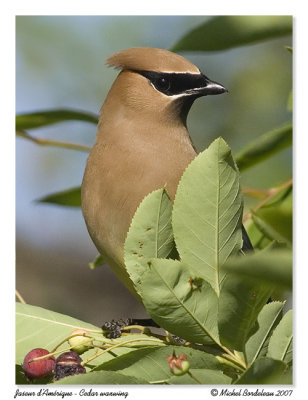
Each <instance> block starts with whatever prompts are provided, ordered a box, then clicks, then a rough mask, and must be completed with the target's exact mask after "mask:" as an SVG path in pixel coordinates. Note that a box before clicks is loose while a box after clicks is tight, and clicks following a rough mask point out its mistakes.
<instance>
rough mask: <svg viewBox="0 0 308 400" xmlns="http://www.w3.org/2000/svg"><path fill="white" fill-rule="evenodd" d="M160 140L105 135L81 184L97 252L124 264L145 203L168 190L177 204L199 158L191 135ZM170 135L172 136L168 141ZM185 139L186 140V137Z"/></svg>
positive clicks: (148, 137) (87, 222) (93, 153)
mask: <svg viewBox="0 0 308 400" xmlns="http://www.w3.org/2000/svg"><path fill="white" fill-rule="evenodd" d="M177 133H178V135H175V137H173V138H172V136H171V135H170V132H169V131H168V132H166V134H165V136H164V135H159V134H158V132H155V131H154V132H152V134H154V135H155V134H156V135H157V136H155V137H153V136H149V135H146V134H145V135H138V132H136V131H134V130H133V131H131V132H130V134H129V135H127V134H123V135H122V136H121V137H120V138H118V137H111V138H110V137H109V136H108V135H107V134H106V136H105V137H104V136H103V135H101V136H100V139H101V140H98V141H97V142H96V144H95V146H94V147H93V149H92V151H91V153H90V155H89V158H88V161H87V166H86V170H85V174H84V179H83V183H82V210H83V214H84V218H85V221H86V224H87V227H88V230H89V233H90V236H91V237H92V240H93V242H94V243H95V245H96V247H97V248H98V250H99V251H100V252H101V254H103V255H104V254H105V255H108V257H111V258H112V259H113V260H116V261H117V262H123V246H124V241H125V238H126V234H127V232H128V229H129V226H130V223H131V220H132V217H133V215H134V213H135V211H136V209H137V207H138V205H139V204H140V202H141V201H142V199H143V198H144V197H145V196H146V195H147V194H149V193H151V192H152V191H153V190H156V189H159V188H162V187H164V186H165V187H166V189H167V192H168V193H169V195H170V197H171V198H172V199H173V198H174V195H175V192H176V188H177V185H178V182H179V180H180V178H181V176H182V174H183V171H184V170H185V168H186V167H187V165H188V164H189V163H190V162H191V160H192V159H193V158H194V157H195V155H196V153H195V151H194V149H193V147H192V145H191V143H190V139H189V137H188V134H187V132H186V131H183V132H177ZM167 135H170V137H168V136H167ZM181 135H182V136H183V135H184V136H183V137H182V136H181Z"/></svg>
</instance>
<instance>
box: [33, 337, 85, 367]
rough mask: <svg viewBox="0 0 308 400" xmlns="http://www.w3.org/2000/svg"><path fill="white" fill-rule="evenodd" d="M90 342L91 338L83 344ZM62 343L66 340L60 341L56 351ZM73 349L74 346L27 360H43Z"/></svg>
mask: <svg viewBox="0 0 308 400" xmlns="http://www.w3.org/2000/svg"><path fill="white" fill-rule="evenodd" d="M73 336H81V335H80V334H79V335H73ZM87 337H88V336H87ZM92 340H93V338H92V337H91V339H89V340H87V342H85V343H88V342H91V341H92ZM64 342H66V340H64V341H62V342H61V343H60V344H59V345H57V347H56V349H57V348H58V347H59V346H60V345H61V344H63V343H64ZM73 347H74V346H70V347H67V348H65V349H62V350H58V351H55V350H53V351H52V352H50V353H49V354H46V355H45V356H41V357H35V358H32V360H29V362H32V361H38V360H43V359H44V358H49V357H50V356H55V355H57V354H61V353H65V352H67V351H70V350H72V348H73Z"/></svg>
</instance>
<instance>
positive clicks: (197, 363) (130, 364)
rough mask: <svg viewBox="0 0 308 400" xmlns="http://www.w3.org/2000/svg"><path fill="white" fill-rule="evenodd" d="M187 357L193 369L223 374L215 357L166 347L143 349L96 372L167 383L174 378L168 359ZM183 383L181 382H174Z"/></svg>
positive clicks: (184, 348) (106, 364) (195, 351)
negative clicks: (174, 356) (113, 372)
mask: <svg viewBox="0 0 308 400" xmlns="http://www.w3.org/2000/svg"><path fill="white" fill-rule="evenodd" d="M173 351H175V353H176V355H180V354H184V355H186V356H187V359H188V361H189V364H190V367H191V368H197V369H198V368H199V369H201V368H202V369H203V368H204V369H206V370H210V371H212V372H217V373H218V374H222V369H223V366H222V365H221V364H220V363H219V361H218V360H217V359H216V357H215V356H213V355H212V354H207V353H205V352H203V351H200V350H196V349H191V348H189V347H186V346H166V347H160V348H143V349H139V350H136V351H134V352H131V353H128V354H126V355H123V356H119V357H117V358H115V359H114V360H111V361H109V362H107V363H104V364H102V365H99V366H97V367H96V368H95V369H94V370H95V371H100V370H104V371H117V372H120V373H121V374H123V375H130V376H134V377H136V378H137V379H139V378H142V379H145V380H146V381H148V382H149V383H162V382H167V381H168V383H169V380H170V379H171V378H172V377H173V374H172V372H171V371H170V368H169V365H168V362H167V357H168V356H169V355H172V354H173ZM172 383H181V382H172Z"/></svg>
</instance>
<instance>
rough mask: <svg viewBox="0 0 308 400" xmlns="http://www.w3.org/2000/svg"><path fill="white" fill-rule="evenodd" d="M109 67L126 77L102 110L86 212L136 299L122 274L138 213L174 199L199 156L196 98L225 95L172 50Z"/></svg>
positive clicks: (130, 55) (117, 58) (140, 52)
mask: <svg viewBox="0 0 308 400" xmlns="http://www.w3.org/2000/svg"><path fill="white" fill-rule="evenodd" d="M107 63H108V64H109V65H110V66H113V67H115V68H119V69H120V70H121V72H120V73H119V75H118V77H117V78H116V80H115V82H114V83H113V85H112V87H111V89H110V91H109V93H108V95H107V98H106V100H105V103H104V104H103V107H102V109H101V114H100V119H99V124H98V132H97V137H96V142H95V145H94V147H93V149H92V151H91V153H90V155H89V158H88V161H87V166H86V170H85V174H84V178H83V182H82V193H81V194H82V210H83V215H84V218H85V221H86V225H87V228H88V231H89V233H90V236H91V238H92V240H93V242H94V244H95V245H96V247H97V249H98V251H99V252H100V253H101V254H102V256H103V259H104V260H105V261H106V262H107V263H108V264H109V265H110V267H111V268H112V269H113V270H114V272H115V273H116V275H117V276H118V277H119V278H120V279H121V280H122V282H123V283H124V284H125V285H126V286H127V287H128V288H129V289H130V290H132V292H135V291H134V288H133V284H132V282H131V280H130V278H129V276H128V273H127V272H126V270H125V266H124V242H125V238H126V235H127V232H128V230H129V226H130V223H131V220H132V218H133V216H134V213H135V211H136V209H137V207H138V205H139V204H140V203H141V201H142V200H143V199H144V197H145V196H146V195H147V194H149V193H151V192H152V191H153V190H156V189H160V188H162V187H166V190H167V192H168V193H169V195H170V197H171V199H174V196H175V192H176V188H177V185H178V182H179V180H180V178H181V176H182V174H183V172H184V170H185V169H186V167H187V166H188V164H189V163H190V162H191V161H192V160H193V159H194V158H195V156H196V150H195V148H194V147H193V144H192V142H191V139H190V137H189V134H188V131H187V128H186V117H187V113H188V111H189V109H190V107H191V105H192V103H193V102H194V100H195V99H196V98H198V97H201V96H207V95H214V94H220V93H224V92H226V91H227V90H226V89H225V88H224V87H223V86H222V85H220V84H218V83H216V82H213V81H211V80H210V79H209V78H207V77H206V76H205V75H203V74H202V73H201V72H200V70H199V69H198V68H197V67H196V66H195V65H194V64H192V63H191V62H190V61H188V60H186V59H185V58H184V57H182V56H180V55H178V54H175V53H172V52H170V51H167V50H161V49H155V48H151V47H140V48H132V49H128V50H123V51H120V52H118V53H115V54H113V55H112V56H111V57H109V59H108V60H107ZM244 234H245V232H244ZM244 239H245V237H244ZM244 242H245V240H244Z"/></svg>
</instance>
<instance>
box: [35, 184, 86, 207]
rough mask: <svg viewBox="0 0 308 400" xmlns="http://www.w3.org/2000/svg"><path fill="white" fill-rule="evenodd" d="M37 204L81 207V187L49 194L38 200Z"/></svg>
mask: <svg viewBox="0 0 308 400" xmlns="http://www.w3.org/2000/svg"><path fill="white" fill-rule="evenodd" d="M37 202H39V203H50V204H57V205H60V206H66V207H81V188H80V186H79V187H75V188H71V189H67V190H63V191H61V192H56V193H53V194H49V195H47V196H44V197H42V198H40V199H38V200H37Z"/></svg>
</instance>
